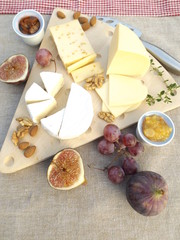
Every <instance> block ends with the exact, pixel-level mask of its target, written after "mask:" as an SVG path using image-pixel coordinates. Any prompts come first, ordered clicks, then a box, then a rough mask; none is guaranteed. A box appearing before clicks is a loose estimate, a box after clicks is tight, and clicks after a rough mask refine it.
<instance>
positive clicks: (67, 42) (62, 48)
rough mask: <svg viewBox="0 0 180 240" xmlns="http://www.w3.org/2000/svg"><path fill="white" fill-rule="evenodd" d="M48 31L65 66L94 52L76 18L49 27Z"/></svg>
mask: <svg viewBox="0 0 180 240" xmlns="http://www.w3.org/2000/svg"><path fill="white" fill-rule="evenodd" d="M50 32H51V35H52V37H53V40H54V42H55V44H56V47H57V50H58V53H59V56H60V58H61V60H62V62H63V63H64V66H65V67H67V66H70V65H71V64H73V63H75V62H78V61H80V60H81V59H83V58H85V57H87V56H89V55H91V54H94V53H95V52H94V50H93V48H92V46H91V44H90V42H89V40H88V38H87V37H86V35H85V32H84V31H83V30H82V27H81V25H80V23H79V21H78V20H73V21H70V22H67V23H65V24H61V25H57V26H53V27H50Z"/></svg>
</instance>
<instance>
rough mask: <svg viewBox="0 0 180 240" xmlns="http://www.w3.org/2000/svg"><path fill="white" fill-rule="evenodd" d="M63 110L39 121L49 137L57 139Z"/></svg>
mask: <svg viewBox="0 0 180 240" xmlns="http://www.w3.org/2000/svg"><path fill="white" fill-rule="evenodd" d="M64 110H65V109H64V108H63V109H62V110H60V111H58V112H56V113H54V114H52V115H50V116H48V117H46V118H42V119H41V126H42V127H43V128H44V129H45V131H47V132H48V134H49V135H51V136H53V137H55V138H59V130H60V128H61V124H62V120H63V116H64Z"/></svg>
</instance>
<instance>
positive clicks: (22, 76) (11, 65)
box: [0, 54, 30, 84]
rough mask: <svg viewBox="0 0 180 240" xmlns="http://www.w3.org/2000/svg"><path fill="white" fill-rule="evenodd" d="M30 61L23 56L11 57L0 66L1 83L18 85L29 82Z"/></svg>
mask: <svg viewBox="0 0 180 240" xmlns="http://www.w3.org/2000/svg"><path fill="white" fill-rule="evenodd" d="M29 70H30V67H29V61H28V59H27V58H26V56H24V55H23V54H17V55H13V56H11V57H9V58H8V59H7V60H6V61H4V62H3V63H2V64H1V65H0V81H1V82H5V83H12V84H17V83H20V82H24V81H26V80H27V78H28V75H29Z"/></svg>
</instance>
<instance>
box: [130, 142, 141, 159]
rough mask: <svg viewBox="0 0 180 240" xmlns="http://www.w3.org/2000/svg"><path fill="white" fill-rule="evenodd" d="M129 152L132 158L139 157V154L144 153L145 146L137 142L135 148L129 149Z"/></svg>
mask: <svg viewBox="0 0 180 240" xmlns="http://www.w3.org/2000/svg"><path fill="white" fill-rule="evenodd" d="M127 151H128V152H129V153H130V154H131V156H137V155H138V154H140V153H142V152H144V146H143V144H142V143H141V142H137V143H136V145H135V146H134V147H128V148H127Z"/></svg>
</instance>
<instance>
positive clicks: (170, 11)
mask: <svg viewBox="0 0 180 240" xmlns="http://www.w3.org/2000/svg"><path fill="white" fill-rule="evenodd" d="M56 7H61V8H65V9H70V10H74V11H75V10H78V11H81V12H82V13H85V14H91V15H92V14H93V15H101V16H112V15H113V16H118V15H119V16H178V15H179V14H180V1H179V0H136V1H134V0H63V1H61V0H47V1H44V0H25V1H22V0H0V13H4V14H8V13H17V12H19V11H21V10H23V9H27V8H29V9H30V8H32V9H35V10H37V11H39V12H41V13H43V14H52V11H53V9H54V8H56Z"/></svg>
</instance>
